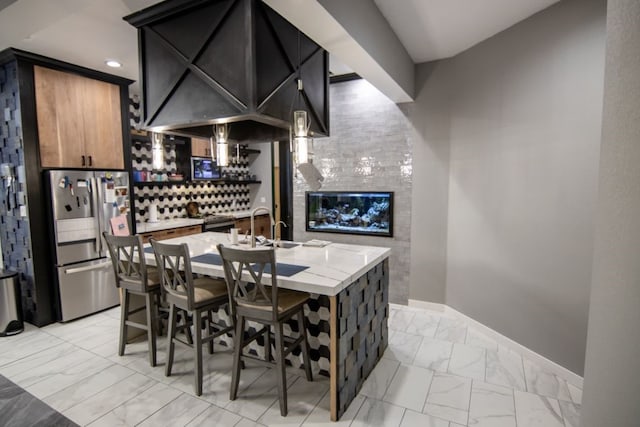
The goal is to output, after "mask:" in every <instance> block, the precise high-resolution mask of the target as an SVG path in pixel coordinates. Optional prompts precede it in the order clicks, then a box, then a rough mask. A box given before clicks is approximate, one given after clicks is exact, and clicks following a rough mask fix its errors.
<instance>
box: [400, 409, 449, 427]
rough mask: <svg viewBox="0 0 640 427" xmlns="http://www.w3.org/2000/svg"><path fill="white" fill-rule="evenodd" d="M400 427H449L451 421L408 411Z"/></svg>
mask: <svg viewBox="0 0 640 427" xmlns="http://www.w3.org/2000/svg"><path fill="white" fill-rule="evenodd" d="M400 427H449V421H445V420H443V419H440V418H436V417H432V416H431V415H427V414H423V413H421V412H415V411H411V410H409V409H407V410H406V411H405V413H404V417H402V422H401V423H400Z"/></svg>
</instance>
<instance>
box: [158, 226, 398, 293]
mask: <svg viewBox="0 0 640 427" xmlns="http://www.w3.org/2000/svg"><path fill="white" fill-rule="evenodd" d="M228 237H229V234H227V233H213V232H207V233H200V234H193V235H190V236H183V237H175V238H173V239H168V240H163V241H162V243H170V244H181V243H186V244H187V245H188V246H189V252H190V255H191V257H192V258H193V257H195V256H198V255H202V254H205V253H215V254H217V253H218V250H217V249H216V245H217V244H218V243H222V244H224V245H229V244H230V243H229V241H228ZM145 246H149V245H148V244H147V245H145ZM237 246H238V247H240V248H249V245H248V244H241V245H237ZM258 249H259V248H258ZM390 253H391V249H390V248H385V247H377V246H363V245H348V244H344V243H331V244H329V245H327V246H325V247H322V248H317V247H306V246H302V245H301V244H300V245H298V246H296V247H293V248H289V249H285V248H278V249H276V261H277V262H279V263H286V264H294V265H300V266H308V267H309V268H307V269H306V270H303V271H301V272H299V273H296V274H294V275H292V276H289V277H285V276H280V275H279V276H278V286H280V287H282V288H285V289H293V290H299V291H306V292H311V293H315V294H320V295H328V296H333V295H337V294H338V293H339V292H340V291H341V290H343V289H344V288H346V287H347V286H348V285H350V284H351V283H352V282H354V281H355V280H356V279H358V278H359V277H360V276H362V274H364V273H365V272H367V271H368V270H370V269H371V268H372V267H373V266H375V265H376V264H378V263H380V262H381V261H383V260H384V259H385V258H388V257H389V255H390ZM145 259H146V261H147V263H148V264H150V265H155V258H154V256H153V254H151V253H145ZM191 267H192V269H193V272H194V273H198V274H205V275H208V276H213V277H224V270H223V268H222V266H221V265H215V264H208V263H201V262H193V261H192V263H191ZM264 277H265V278H267V277H269V275H268V274H265V276H264ZM247 279H249V280H250V276H249V275H248V274H247Z"/></svg>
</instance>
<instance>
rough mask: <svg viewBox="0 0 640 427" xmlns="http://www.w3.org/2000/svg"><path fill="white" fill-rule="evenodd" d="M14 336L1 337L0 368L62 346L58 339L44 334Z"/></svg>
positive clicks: (32, 333) (37, 332)
mask: <svg viewBox="0 0 640 427" xmlns="http://www.w3.org/2000/svg"><path fill="white" fill-rule="evenodd" d="M22 335H23V334H19V335H15V336H13V337H3V338H2V341H1V347H0V367H2V366H4V365H8V364H10V363H14V362H16V361H17V360H20V359H22V358H24V357H28V356H31V355H34V354H38V353H40V352H43V351H45V350H48V349H50V348H51V347H55V346H58V345H60V344H62V343H63V342H64V341H62V340H61V339H60V338H58V337H54V336H53V335H49V334H47V333H45V332H41V331H34V332H30V333H26V334H25V335H24V336H22Z"/></svg>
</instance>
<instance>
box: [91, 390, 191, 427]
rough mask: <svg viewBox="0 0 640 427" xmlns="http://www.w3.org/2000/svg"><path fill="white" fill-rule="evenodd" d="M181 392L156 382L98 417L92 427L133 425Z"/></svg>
mask: <svg viewBox="0 0 640 427" xmlns="http://www.w3.org/2000/svg"><path fill="white" fill-rule="evenodd" d="M181 394H182V393H181V392H180V391H179V390H176V389H175V388H171V387H169V386H167V385H166V384H159V383H156V384H155V385H153V386H152V387H150V388H148V389H146V390H145V391H143V392H142V393H140V394H137V395H136V396H134V397H132V398H130V399H128V400H127V401H125V402H123V403H122V404H121V405H120V406H118V407H117V408H115V409H113V410H112V411H111V412H108V413H107V414H106V415H104V416H102V417H100V418H99V419H97V420H96V421H94V422H93V423H91V426H92V427H94V426H95V427H98V426H104V427H110V426H116V425H122V426H133V425H137V424H139V423H140V422H141V421H143V420H144V419H145V418H147V417H149V416H150V415H152V414H153V413H154V412H156V411H157V410H159V409H161V408H163V407H164V406H165V405H167V404H168V403H170V402H171V401H172V400H174V399H176V398H177V397H178V396H180V395H181Z"/></svg>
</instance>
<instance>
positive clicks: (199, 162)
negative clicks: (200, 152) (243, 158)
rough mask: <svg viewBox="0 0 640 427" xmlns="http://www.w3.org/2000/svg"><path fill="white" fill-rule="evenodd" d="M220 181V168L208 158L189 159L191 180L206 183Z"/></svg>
mask: <svg viewBox="0 0 640 427" xmlns="http://www.w3.org/2000/svg"><path fill="white" fill-rule="evenodd" d="M211 179H220V168H219V167H218V165H217V164H216V161H215V160H213V159H211V158H210V157H192V158H191V180H193V181H203V180H204V181H206V180H211Z"/></svg>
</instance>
